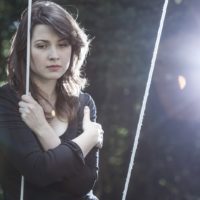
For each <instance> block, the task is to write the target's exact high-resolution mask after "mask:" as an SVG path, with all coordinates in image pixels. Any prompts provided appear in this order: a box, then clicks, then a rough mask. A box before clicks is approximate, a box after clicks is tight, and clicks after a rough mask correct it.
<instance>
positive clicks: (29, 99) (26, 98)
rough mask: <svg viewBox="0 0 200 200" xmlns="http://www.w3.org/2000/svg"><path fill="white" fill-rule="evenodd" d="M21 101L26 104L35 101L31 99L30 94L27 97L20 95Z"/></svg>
mask: <svg viewBox="0 0 200 200" xmlns="http://www.w3.org/2000/svg"><path fill="white" fill-rule="evenodd" d="M21 99H22V100H23V101H24V102H27V103H33V102H35V100H34V99H33V97H32V96H31V94H30V93H29V94H28V95H27V94H24V95H22V97H21Z"/></svg>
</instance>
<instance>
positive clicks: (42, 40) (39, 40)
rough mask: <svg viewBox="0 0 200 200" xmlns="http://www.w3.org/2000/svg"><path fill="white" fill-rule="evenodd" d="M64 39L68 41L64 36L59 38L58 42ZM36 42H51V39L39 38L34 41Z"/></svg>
mask: <svg viewBox="0 0 200 200" xmlns="http://www.w3.org/2000/svg"><path fill="white" fill-rule="evenodd" d="M62 41H67V39H66V38H62V39H59V40H58V42H62ZM36 42H45V43H49V40H44V39H38V40H35V41H34V43H36Z"/></svg>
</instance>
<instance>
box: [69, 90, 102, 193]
mask: <svg viewBox="0 0 200 200" xmlns="http://www.w3.org/2000/svg"><path fill="white" fill-rule="evenodd" d="M80 101H81V107H80V110H79V113H78V134H79V135H80V134H81V133H82V132H83V125H82V122H83V116H84V107H85V106H88V107H89V108H90V119H91V121H92V122H95V121H96V117H97V115H96V106H95V103H94V101H93V99H92V98H91V96H90V95H88V94H81V96H80ZM84 160H85V165H84V167H83V168H82V170H81V171H79V173H78V174H77V175H76V176H74V177H72V178H70V179H67V180H66V187H67V188H68V189H70V192H71V193H73V194H76V195H80V194H86V193H88V192H89V191H90V190H91V189H92V188H93V186H94V184H95V182H96V180H97V176H98V167H99V166H98V165H99V163H98V162H99V149H98V148H96V147H94V148H92V150H91V151H90V152H89V153H88V154H87V156H86V157H85V159H84ZM77 188H78V190H77Z"/></svg>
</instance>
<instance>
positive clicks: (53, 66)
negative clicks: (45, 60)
mask: <svg viewBox="0 0 200 200" xmlns="http://www.w3.org/2000/svg"><path fill="white" fill-rule="evenodd" d="M61 68H62V66H60V65H49V66H47V69H49V70H50V71H58V70H59V69H61Z"/></svg>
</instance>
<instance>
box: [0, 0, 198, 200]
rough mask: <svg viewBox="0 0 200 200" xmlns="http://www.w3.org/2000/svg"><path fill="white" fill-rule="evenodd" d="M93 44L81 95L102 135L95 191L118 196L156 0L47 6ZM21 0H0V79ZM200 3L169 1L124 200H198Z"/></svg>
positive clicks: (73, 0)
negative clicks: (91, 103)
mask: <svg viewBox="0 0 200 200" xmlns="http://www.w3.org/2000/svg"><path fill="white" fill-rule="evenodd" d="M54 2H57V3H59V4H61V5H63V6H64V7H66V8H67V9H68V10H69V11H70V12H71V13H73V15H74V16H78V18H77V20H78V21H79V23H80V24H81V26H83V27H85V29H86V32H87V34H89V35H90V36H91V37H92V38H93V37H94V40H93V42H92V48H91V52H90V55H89V57H88V59H87V64H86V69H85V70H86V73H87V75H88V78H89V80H90V86H89V87H88V88H87V89H86V91H87V92H89V93H90V94H91V95H92V96H93V98H94V100H95V102H96V104H97V108H98V122H100V123H101V124H102V125H103V128H104V130H105V134H104V136H105V138H104V140H105V141H104V147H103V149H102V150H101V154H100V156H101V158H100V174H99V180H98V183H97V184H96V187H95V193H96V194H97V196H98V197H99V198H100V200H119V199H121V198H122V192H123V189H124V184H125V179H126V174H127V170H128V164H129V160H130V156H131V151H132V145H133V140H134V136H135V131H136V127H137V122H138V117H139V113H140V108H141V104H142V99H143V94H144V90H145V85H146V81H147V77H148V73H149V68H150V63H151V57H152V52H153V48H154V44H155V40H156V36H157V30H158V26H159V21H160V17H161V12H162V7H163V4H164V0H57V1H56V0H55V1H54ZM26 6H27V1H25V0H0V80H1V81H5V77H6V73H5V66H6V56H7V53H8V48H9V45H10V43H9V40H10V38H11V36H12V34H13V32H14V31H15V24H16V22H17V20H18V19H19V16H20V13H21V11H22V10H23V9H24V8H25V7H26ZM199 10H200V1H199V0H171V1H169V6H168V11H167V16H166V21H165V25H164V30H163V35H162V38H161V43H160V48H159V52H158V58H157V62H156V66H155V71H154V75H153V81H152V84H151V89H150V94H149V98H148V102H147V109H146V112H145V116H144V122H143V126H142V130H141V137H140V140H139V146H138V150H137V154H136V159H135V166H134V168H133V171H132V176H131V180H130V184H129V190H128V194H127V198H126V199H127V200H134V199H135V200H200V190H199V186H200V170H199V166H200V132H199V130H200V125H199V120H200V112H199V109H200V104H199V101H200V94H199V89H200V78H199V73H200V69H199V68H200V61H199V59H200V16H199V13H200V11H199Z"/></svg>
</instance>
